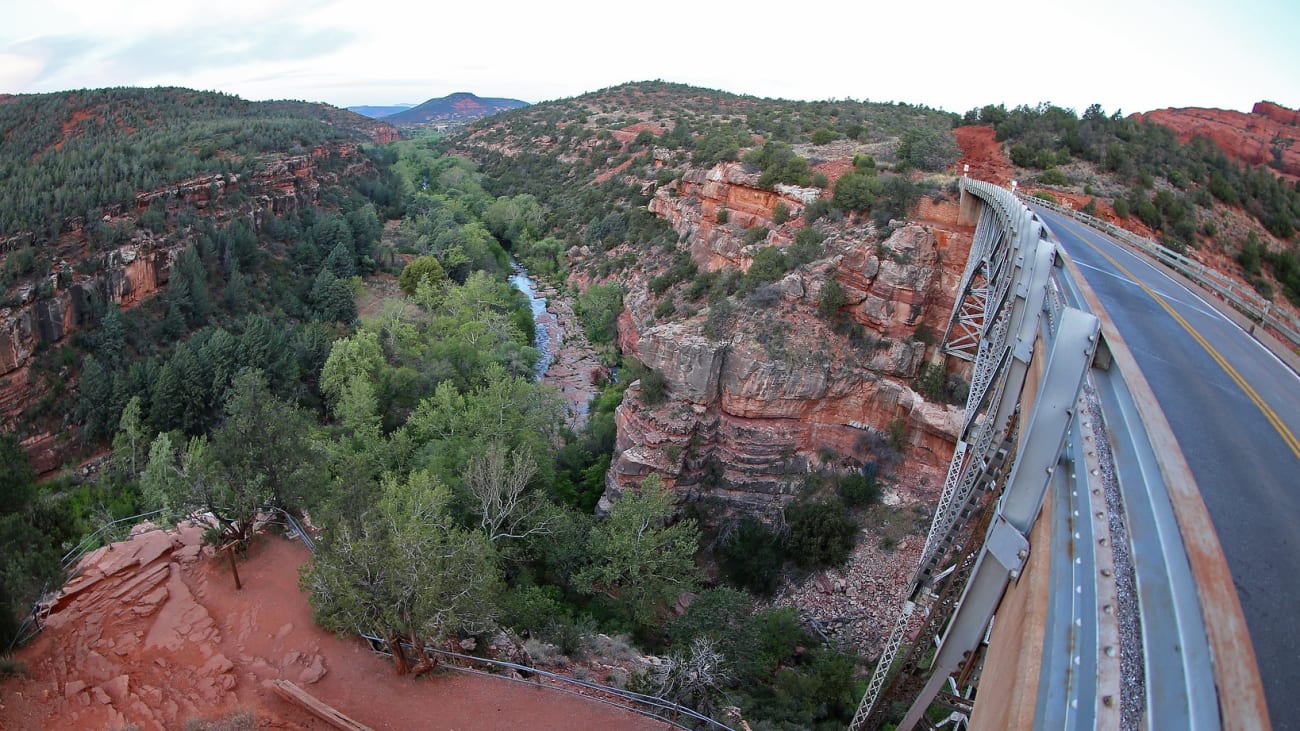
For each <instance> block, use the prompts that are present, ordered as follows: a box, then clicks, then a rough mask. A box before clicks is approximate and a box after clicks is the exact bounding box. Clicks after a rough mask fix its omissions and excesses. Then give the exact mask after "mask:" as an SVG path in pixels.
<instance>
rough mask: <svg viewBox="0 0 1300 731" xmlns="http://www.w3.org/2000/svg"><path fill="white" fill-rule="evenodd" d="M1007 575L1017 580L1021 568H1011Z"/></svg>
mask: <svg viewBox="0 0 1300 731" xmlns="http://www.w3.org/2000/svg"><path fill="white" fill-rule="evenodd" d="M1007 575H1008V576H1010V577H1011V580H1012V581H1015V580H1017V579H1019V578H1020V569H1011V572H1010V573H1009V574H1007Z"/></svg>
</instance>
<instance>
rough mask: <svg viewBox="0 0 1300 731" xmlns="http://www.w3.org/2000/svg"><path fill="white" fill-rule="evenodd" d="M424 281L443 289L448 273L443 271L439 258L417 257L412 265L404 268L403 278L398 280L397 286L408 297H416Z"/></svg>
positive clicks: (400, 277)
mask: <svg viewBox="0 0 1300 731" xmlns="http://www.w3.org/2000/svg"><path fill="white" fill-rule="evenodd" d="M423 281H428V282H429V283H430V284H432V285H433V286H434V287H437V288H441V287H443V286H444V283H445V282H446V281H447V273H446V272H444V271H443V269H442V264H440V263H439V262H438V259H437V257H433V256H417V257H415V258H414V259H412V260H411V263H409V264H407V265H406V266H405V267H403V269H402V274H401V276H399V277H398V278H397V286H399V287H401V288H402V291H403V292H405V293H406V294H407V296H414V295H415V290H416V287H418V286H419V284H420V282H423Z"/></svg>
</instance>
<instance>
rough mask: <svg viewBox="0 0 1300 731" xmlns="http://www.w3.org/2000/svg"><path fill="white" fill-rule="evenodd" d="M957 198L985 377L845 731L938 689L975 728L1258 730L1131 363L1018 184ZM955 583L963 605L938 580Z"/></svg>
mask: <svg viewBox="0 0 1300 731" xmlns="http://www.w3.org/2000/svg"><path fill="white" fill-rule="evenodd" d="M963 195H973V196H976V197H977V198H978V199H979V200H981V201H982V202H983V206H982V211H981V213H980V221H981V227H977V231H983V233H982V234H981V236H982V237H983V239H984V240H982V241H975V242H973V243H972V247H971V256H972V258H975V257H982V259H981V261H979V262H974V263H972V264H971V265H968V268H967V269H968V275H969V274H970V273H971V272H977V271H984V272H987V273H988V274H989V276H990V280H989V282H988V284H987V287H985V288H983V289H982V290H981V292H980V295H981V296H987V295H986V293H987V292H998V291H1000V292H1002V293H1004V295H1005V300H1003V299H999V298H998V297H994V296H987V299H988V302H987V309H985V311H984V312H983V313H982V314H981V315H979V316H975V317H972V316H971V314H970V309H969V304H967V305H965V306H966V307H967V309H966V310H965V311H963V310H962V308H963V306H964V305H963V299H966V298H970V297H971V296H972V292H971V291H967V290H966V289H963V292H960V293H958V301H957V303H956V306H955V307H954V318H956V317H957V316H958V314H959V313H961V314H962V315H963V316H964V317H966V318H967V319H968V320H969V321H975V322H980V323H981V330H980V333H981V337H980V344H979V355H978V358H977V359H976V362H975V366H974V369H975V371H977V372H978V371H980V369H981V368H983V369H984V370H985V371H986V372H987V371H988V370H989V369H992V370H993V372H994V374H995V375H993V376H990V377H989V380H990V387H989V388H988V389H986V390H985V391H984V392H983V393H982V394H981V395H980V396H978V397H976V396H975V395H974V394H972V401H971V402H970V403H968V404H967V418H966V425H965V427H964V429H963V431H962V434H961V435H960V437H959V440H958V445H957V449H956V450H955V453H954V458H953V464H952V466H951V468H950V470H949V480H948V481H947V483H946V484H945V489H944V494H943V499H942V500H941V503H940V508H939V509H937V510H936V515H935V518H934V527H933V529H932V530H931V535H930V536H929V537H928V539H927V545H926V548H925V551H924V552H923V559H922V566H921V567H920V568H919V569H918V573H917V577H916V579H915V580H914V583H913V586H912V590H911V592H910V593H909V598H908V600H907V601H906V602H905V603H904V606H903V610H902V612H901V614H900V618H899V621H898V623H897V624H896V626H895V629H894V633H893V634H892V635H891V636H890V639H889V642H888V643H887V646H886V650H885V653H884V655H883V656H882V657H881V659H880V661H879V664H878V667H877V671H876V673H875V674H874V675H873V676H872V678H871V682H870V683H869V686H868V691H867V694H866V695H865V696H864V698H863V702H862V706H861V708H860V710H859V714H858V716H857V717H855V719H854V722H853V726H852V728H854V729H860V728H866V729H873V728H879V727H880V725H881V724H882V723H883V721H884V716H885V713H887V712H888V708H886V707H885V706H886V705H894V707H895V708H896V707H897V705H896V704H897V703H898V702H900V701H906V702H908V703H910V704H911V706H910V708H909V710H908V713H907V715H906V717H904V718H903V719H902V723H901V724H900V725H899V727H898V728H900V729H909V728H912V727H914V726H915V725H916V724H917V723H918V722H920V720H921V718H922V717H923V714H925V712H926V711H927V709H928V708H929V707H930V705H931V703H932V702H938V703H940V704H941V705H945V706H947V707H948V708H950V709H953V710H955V711H957V712H958V713H961V714H964V713H965V712H966V711H968V710H969V705H970V704H969V701H966V700H963V699H966V698H969V697H970V689H971V688H972V687H974V686H978V687H979V696H978V698H979V701H983V704H981V703H980V702H978V701H977V702H976V703H975V704H974V709H973V715H972V720H973V721H974V722H975V726H974V727H977V728H1004V727H1028V726H1033V727H1035V728H1053V729H1057V728H1063V729H1086V728H1114V727H1120V726H1125V727H1132V726H1136V725H1139V724H1140V725H1145V727H1147V728H1165V727H1169V728H1197V729H1200V728H1206V729H1217V728H1256V727H1257V728H1265V727H1267V724H1268V718H1267V711H1266V710H1265V708H1264V704H1263V693H1262V684H1261V683H1260V682H1259V677H1258V670H1257V668H1256V667H1255V664H1254V656H1253V651H1252V650H1251V649H1250V644H1249V636H1248V634H1247V633H1246V630H1245V624H1244V619H1243V618H1242V615H1241V609H1240V605H1239V604H1238V603H1237V601H1236V594H1235V590H1234V589H1233V586H1232V582H1231V577H1230V576H1229V575H1228V573H1227V567H1226V562H1225V561H1224V559H1223V554H1222V551H1221V549H1220V548H1219V546H1218V542H1217V538H1216V537H1215V534H1214V531H1213V526H1212V524H1211V523H1210V522H1209V518H1208V514H1207V513H1206V511H1205V508H1204V505H1203V503H1201V502H1200V498H1199V492H1198V491H1197V489H1196V485H1195V481H1194V479H1193V478H1192V476H1191V472H1190V470H1189V469H1188V467H1187V465H1186V462H1185V460H1184V459H1183V456H1182V453H1181V451H1180V449H1179V447H1178V445H1177V442H1176V440H1175V439H1174V438H1173V434H1172V431H1171V430H1170V429H1169V425H1168V423H1167V421H1165V418H1164V415H1163V412H1162V411H1161V410H1160V408H1159V405H1158V404H1157V403H1156V401H1155V397H1154V395H1153V394H1152V393H1151V390H1150V387H1149V386H1148V384H1147V383H1146V381H1145V378H1144V376H1143V375H1142V372H1141V371H1140V369H1138V367H1137V365H1136V362H1135V361H1134V360H1133V357H1132V355H1131V354H1130V353H1129V351H1128V348H1127V346H1126V345H1125V344H1124V341H1123V339H1122V338H1121V337H1120V335H1119V333H1118V331H1117V330H1116V329H1115V327H1114V325H1113V324H1112V323H1111V321H1110V319H1109V317H1108V316H1107V315H1106V313H1105V311H1104V309H1103V308H1102V307H1101V305H1100V302H1099V301H1098V300H1097V299H1096V297H1095V295H1093V294H1092V292H1091V290H1090V289H1089V288H1088V285H1087V282H1086V281H1085V280H1084V279H1083V277H1082V276H1081V275H1080V273H1079V271H1078V270H1077V268H1075V266H1074V264H1073V262H1071V261H1070V259H1069V257H1068V256H1067V255H1066V253H1065V252H1064V251H1063V250H1062V249H1061V248H1060V247H1059V244H1056V243H1055V242H1053V241H1051V240H1050V239H1049V237H1048V234H1049V231H1048V230H1047V229H1046V227H1045V226H1044V224H1043V223H1042V222H1041V221H1039V220H1038V219H1037V217H1036V216H1034V215H1033V213H1032V212H1031V211H1030V210H1029V209H1028V208H1026V207H1025V206H1024V204H1023V203H1021V202H1020V201H1019V200H1017V199H1016V198H1015V197H1014V196H1013V194H1012V193H1011V191H1008V190H1005V189H1003V188H1000V187H998V186H995V185H992V184H989V183H983V182H980V181H974V180H968V179H963ZM986 219H988V220H995V222H996V227H999V228H1001V229H1002V231H1001V232H1000V233H996V234H993V233H990V232H988V231H987V230H985V229H987V225H986V224H987V221H986ZM1004 235H1005V236H1007V237H1010V238H1011V239H1012V241H1011V244H1010V246H1008V247H1006V248H1005V250H1003V252H1002V254H1000V255H994V256H992V257H991V256H990V253H991V251H992V248H993V246H994V245H1000V244H1002V243H1004V242H1003V241H1002V239H1001V238H1000V237H1002V236H1004ZM977 238H978V237H977ZM997 256H1001V257H1003V258H1002V259H997ZM995 259H997V260H995ZM1045 261H1046V262H1049V263H1048V264H1046V265H1045V264H1044V262H1045ZM1049 275H1050V276H1049ZM999 277H1006V278H1009V280H1010V281H1002V282H995V281H993V279H994V278H999ZM970 281H971V277H970V276H966V277H964V284H963V287H964V288H965V287H966V285H967V284H969V282H970ZM977 304H978V301H977ZM950 331H951V328H950ZM992 433H996V436H995V437H994V438H993V439H989V438H988V437H989V434H992ZM999 445H1000V446H999ZM1008 453H1010V456H1008V457H1006V459H1005V464H1004V463H1003V456H1002V455H1007V454H1008ZM976 473H977V474H976ZM972 475H974V476H973V479H969V478H971V477H972ZM968 487H973V488H974V489H973V490H972V492H971V493H970V494H969V495H967V494H966V493H964V492H963V489H965V488H968ZM980 491H986V492H992V493H993V496H992V497H990V498H987V499H985V498H981V497H980V496H979V492H980ZM950 492H951V493H952V494H951V495H950V494H949V493H950ZM981 505H983V506H984V507H980V506H981ZM981 511H985V512H983V513H981ZM981 514H983V515H985V516H986V517H984V518H983V519H982V521H983V522H981V519H977V518H976V517H974V516H978V515H981ZM1039 517H1041V518H1042V520H1038V518H1039ZM967 523H971V524H972V527H966V528H964V526H966V524H967ZM985 526H987V527H985ZM963 529H964V530H965V531H966V532H965V533H963V532H962V531H963ZM972 529H973V530H978V531H980V534H979V535H977V536H973V534H971V532H970V531H971V530H972ZM972 542H973V543H974V544H975V545H974V548H972V547H971V545H970V544H971V543H972ZM945 566H946V567H947V568H946V569H945V568H944V567H945ZM954 578H955V579H956V580H958V581H960V582H962V586H964V588H961V587H958V588H959V590H960V592H961V594H960V600H959V601H953V600H952V599H951V598H948V597H951V596H952V595H951V586H947V585H945V586H944V587H943V588H940V581H941V580H946V581H947V582H951V581H953V580H954ZM918 608H919V609H920V611H921V616H922V619H921V620H920V621H919V622H918V620H917V619H916V617H915V616H914V613H915V612H917V610H918ZM1034 617H1037V619H1033V618H1034ZM990 623H991V629H990ZM918 625H919V627H920V629H919V630H918V629H916V627H918ZM908 632H911V633H912V634H911V639H910V641H909V639H908V637H907V633H908ZM940 632H943V636H942V638H941V639H939V640H938V642H937V645H936V646H933V647H932V648H931V645H930V643H931V637H937V636H938V634H939V633H940ZM930 633H933V634H930ZM1027 633H1028V634H1034V635H1035V637H1036V638H1037V639H1036V640H1024V637H1025V635H1026V634H1027ZM1026 643H1027V644H1026ZM909 645H910V648H909V649H908V650H907V654H904V655H903V656H902V661H901V662H896V661H895V653H897V652H900V648H902V647H907V646H909ZM1013 645H1014V646H1016V649H1013V650H1003V648H1004V647H1008V646H1013ZM918 647H919V648H920V654H921V655H922V656H927V657H928V656H929V655H930V654H932V655H933V660H931V661H930V662H929V664H928V666H924V667H923V665H924V662H923V661H922V662H920V663H918V662H916V661H915V660H914V659H912V657H911V655H912V654H914V653H916V651H917V648H918ZM1243 648H1244V649H1243ZM896 665H897V666H899V667H901V668H902V669H901V670H900V671H898V672H895V673H893V675H892V679H890V680H889V681H888V683H886V676H889V675H890V668H892V667H894V666H896ZM990 669H992V670H993V672H989V673H986V671H989V670H990ZM908 673H911V675H912V677H911V679H910V680H908V679H907V678H905V677H903V676H904V675H906V674H908ZM982 673H986V675H985V677H984V678H983V679H981V674H982ZM927 674H928V677H927ZM981 680H982V681H983V682H981ZM922 686H923V687H922ZM900 688H901V689H903V691H902V692H903V693H906V694H908V695H907V696H906V697H900V695H899V690H898V689H900ZM1030 688H1032V690H1030ZM891 693H892V694H893V695H891ZM999 702H1001V704H1002V705H999ZM1017 703H1019V707H1017ZM990 709H991V710H990ZM981 717H982V718H981ZM1121 718H1122V719H1123V720H1121Z"/></svg>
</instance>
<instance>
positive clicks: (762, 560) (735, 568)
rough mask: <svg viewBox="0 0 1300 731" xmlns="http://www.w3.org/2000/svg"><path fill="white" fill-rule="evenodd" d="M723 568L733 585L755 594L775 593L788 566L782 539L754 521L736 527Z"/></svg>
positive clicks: (725, 548) (725, 547)
mask: <svg viewBox="0 0 1300 731" xmlns="http://www.w3.org/2000/svg"><path fill="white" fill-rule="evenodd" d="M721 554H722V556H721V558H722V560H721V568H722V573H723V575H724V576H726V577H727V580H728V581H730V582H731V583H733V584H735V585H737V586H739V587H741V588H744V589H747V590H749V591H751V592H754V593H755V594H762V595H768V594H771V593H772V592H774V591H776V588H777V586H778V584H779V583H780V580H781V565H782V564H783V563H785V547H784V545H783V542H782V540H781V536H780V535H779V534H778V533H776V532H775V531H773V530H771V529H770V528H768V527H767V526H765V525H763V524H762V523H760V522H758V521H757V520H755V519H754V518H745V519H744V520H742V521H741V522H740V524H739V525H737V526H736V528H735V530H734V531H732V532H731V535H730V536H728V537H727V540H726V542H725V543H724V544H723V545H722V549H721Z"/></svg>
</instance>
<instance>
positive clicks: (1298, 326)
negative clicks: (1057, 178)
mask: <svg viewBox="0 0 1300 731" xmlns="http://www.w3.org/2000/svg"><path fill="white" fill-rule="evenodd" d="M1016 195H1017V196H1019V197H1020V198H1021V199H1022V200H1024V201H1028V202H1031V203H1033V204H1034V205H1041V206H1042V207H1044V208H1047V209H1049V210H1052V211H1056V212H1057V213H1060V214H1062V215H1065V216H1069V217H1070V218H1073V219H1075V220H1076V221H1080V222H1082V223H1086V224H1087V225H1089V226H1091V227H1093V228H1095V229H1097V230H1099V231H1104V232H1106V233H1107V234H1110V235H1111V236H1112V237H1114V238H1116V239H1119V240H1120V241H1122V242H1124V243H1126V244H1128V245H1129V246H1132V247H1134V248H1136V249H1138V250H1140V251H1142V252H1144V253H1146V254H1148V255H1149V256H1151V257H1153V258H1154V259H1156V261H1159V262H1161V263H1162V264H1164V265H1166V266H1168V267H1169V268H1170V269H1173V270H1174V271H1177V272H1178V273H1179V274H1182V275H1183V276H1185V277H1187V278H1188V279H1191V280H1192V281H1194V282H1196V283H1197V284H1199V285H1201V286H1202V287H1205V288H1206V289H1208V290H1210V291H1211V292H1214V293H1215V294H1216V295H1218V296H1219V297H1221V298H1223V300H1224V301H1226V302H1228V303H1229V304H1231V305H1232V306H1233V307H1235V308H1237V309H1238V310H1239V311H1241V312H1242V313H1243V314H1245V315H1246V316H1247V317H1249V318H1251V319H1252V320H1255V321H1256V322H1259V323H1261V324H1263V325H1264V326H1266V327H1268V328H1271V329H1272V330H1273V331H1275V332H1277V333H1278V334H1279V335H1281V336H1282V337H1283V338H1284V339H1285V340H1286V341H1287V342H1288V343H1289V344H1290V346H1291V347H1292V348H1293V349H1297V350H1300V320H1297V319H1296V318H1294V317H1292V316H1291V315H1290V313H1287V312H1283V311H1280V310H1276V309H1274V308H1273V303H1272V302H1270V301H1268V300H1267V299H1264V297H1263V296H1262V295H1260V294H1259V293H1258V292H1256V291H1255V290H1254V289H1253V288H1250V287H1244V286H1242V285H1241V284H1240V283H1238V282H1236V281H1235V280H1233V279H1231V278H1229V277H1226V276H1224V275H1223V274H1222V273H1220V272H1218V271H1216V270H1214V269H1211V268H1210V267H1207V266H1205V265H1204V264H1202V263H1200V262H1198V261H1195V260H1194V259H1191V258H1189V257H1187V256H1184V255H1182V254H1179V253H1178V252H1176V251H1174V250H1173V249H1170V248H1168V247H1165V246H1161V245H1160V244H1158V243H1156V242H1155V241H1152V240H1151V239H1148V238H1145V237H1143V236H1138V235H1137V234H1135V233H1133V232H1132V231H1129V230H1127V229H1125V228H1121V227H1120V226H1116V225H1115V224H1113V223H1111V222H1109V221H1105V220H1102V219H1100V218H1097V217H1096V216H1090V215H1088V214H1087V213H1083V212H1081V211H1077V210H1075V209H1073V208H1068V207H1066V206H1063V205H1061V204H1059V203H1054V202H1052V201H1049V200H1046V199H1043V198H1039V197H1037V196H1034V195H1026V194H1025V193H1024V192H1023V191H1018V192H1017V193H1016Z"/></svg>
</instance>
